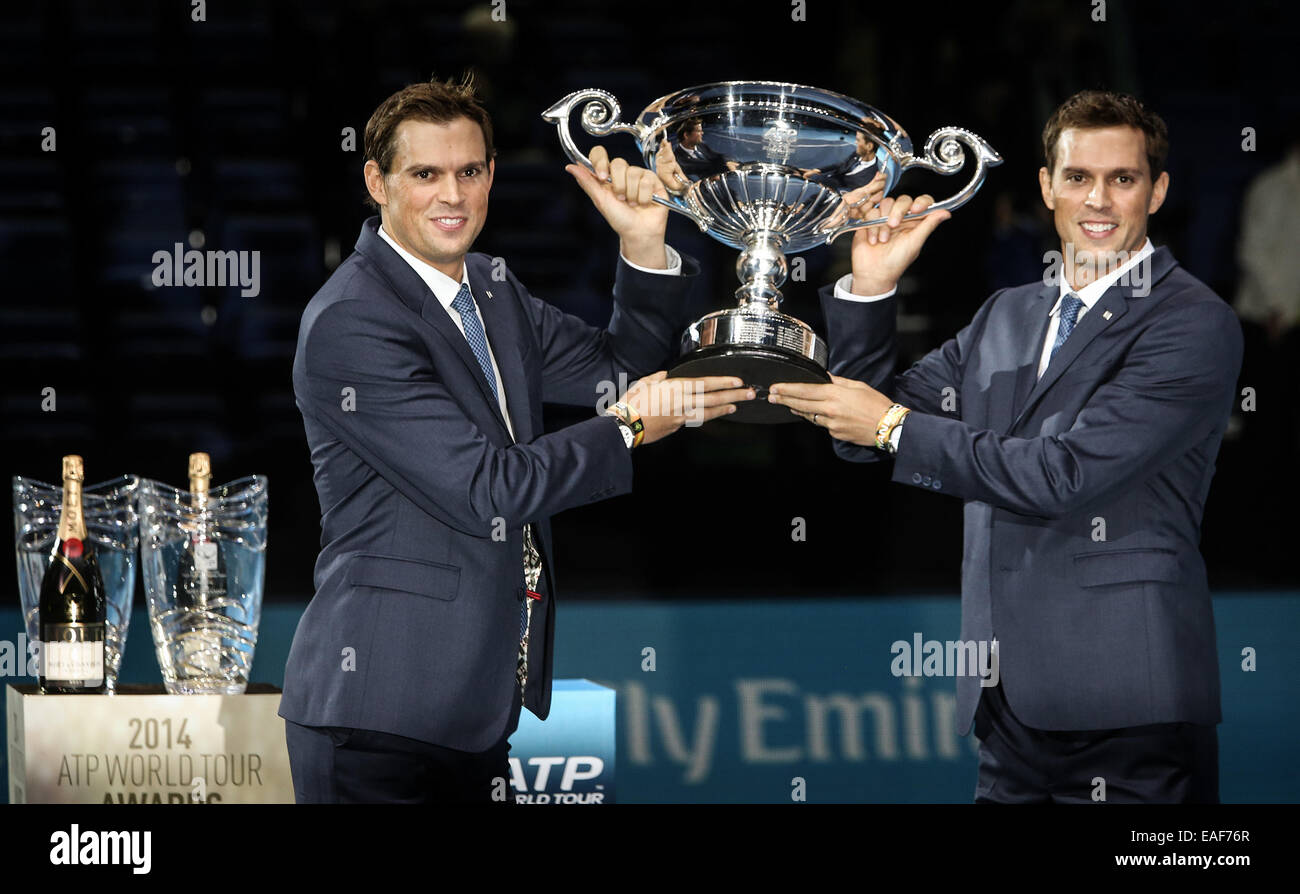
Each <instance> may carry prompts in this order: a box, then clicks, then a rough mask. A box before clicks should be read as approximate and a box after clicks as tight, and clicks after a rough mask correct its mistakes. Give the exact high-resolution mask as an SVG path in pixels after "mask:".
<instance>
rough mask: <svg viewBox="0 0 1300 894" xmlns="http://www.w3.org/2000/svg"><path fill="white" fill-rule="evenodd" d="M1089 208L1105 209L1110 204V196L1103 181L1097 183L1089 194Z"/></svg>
mask: <svg viewBox="0 0 1300 894" xmlns="http://www.w3.org/2000/svg"><path fill="white" fill-rule="evenodd" d="M1086 202H1087V205H1088V207H1089V208H1105V207H1106V206H1107V205H1109V204H1110V196H1109V193H1108V192H1107V190H1106V184H1105V182H1103V181H1100V180H1099V181H1097V183H1096V184H1095V185H1094V186H1093V187H1092V189H1091V191H1089V193H1088V198H1087V200H1086Z"/></svg>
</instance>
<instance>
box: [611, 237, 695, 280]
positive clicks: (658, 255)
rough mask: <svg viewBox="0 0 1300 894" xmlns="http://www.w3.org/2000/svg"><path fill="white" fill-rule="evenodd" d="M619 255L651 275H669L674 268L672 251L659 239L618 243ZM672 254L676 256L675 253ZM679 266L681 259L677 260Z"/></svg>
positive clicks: (631, 240)
mask: <svg viewBox="0 0 1300 894" xmlns="http://www.w3.org/2000/svg"><path fill="white" fill-rule="evenodd" d="M618 251H619V254H620V255H621V256H622V257H623V260H624V261H627V263H628V264H629V265H631V266H633V267H635V268H636V269H638V270H644V271H647V272H650V273H668V272H670V269H669V268H671V267H672V257H671V256H670V255H669V252H670V249H669V248H668V245H667V243H665V242H664V240H663V238H662V237H661V238H658V239H623V238H620V239H619V242H618ZM672 254H674V255H675V254H676V252H673V253H672ZM677 263H678V265H679V266H680V264H681V259H680V258H678V260H677Z"/></svg>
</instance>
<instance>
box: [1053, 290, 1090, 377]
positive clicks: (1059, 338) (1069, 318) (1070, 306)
mask: <svg viewBox="0 0 1300 894" xmlns="http://www.w3.org/2000/svg"><path fill="white" fill-rule="evenodd" d="M1081 307H1083V302H1082V301H1081V300H1079V296H1078V295H1076V294H1074V293H1073V292H1070V293H1069V294H1067V295H1066V296H1065V298H1064V299H1062V301H1061V322H1060V325H1058V326H1057V328H1056V341H1055V342H1054V343H1053V344H1052V354H1051V356H1050V357H1048V358H1047V362H1048V363H1049V364H1050V363H1051V362H1052V358H1053V357H1055V356H1056V352H1057V351H1059V350H1060V349H1061V345H1063V344H1065V340H1066V339H1067V338H1069V337H1070V333H1071V332H1073V331H1074V324H1075V323H1076V322H1077V321H1078V317H1079V308H1081Z"/></svg>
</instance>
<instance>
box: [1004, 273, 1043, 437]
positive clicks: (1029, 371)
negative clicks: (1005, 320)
mask: <svg viewBox="0 0 1300 894" xmlns="http://www.w3.org/2000/svg"><path fill="white" fill-rule="evenodd" d="M1054 294H1055V289H1054V288H1048V287H1044V288H1043V289H1042V290H1041V291H1038V292H1031V293H1030V294H1029V296H1028V297H1027V298H1026V299H1025V302H1024V305H1023V306H1022V307H1021V308H1020V309H1019V311H1018V312H1017V313H1016V314H1015V318H1016V319H1019V320H1024V321H1025V324H1024V325H1023V326H1022V327H1021V336H1020V340H1019V344H1018V345H1017V346H1016V350H1017V352H1018V353H1017V355H1016V357H1015V358H1014V361H1013V362H1014V366H1013V371H1014V378H1013V380H1012V383H1011V393H1010V394H1007V395H1004V396H1003V397H1002V398H999V399H998V400H995V401H992V402H991V403H990V406H989V428H990V429H992V430H993V431H995V432H999V433H1001V434H1007V433H1009V432H1010V431H1011V424H1012V423H1011V421H1012V419H1013V418H1015V415H1016V410H1017V409H1018V408H1020V407H1022V406H1024V403H1025V398H1026V397H1027V396H1028V395H1029V389H1030V388H1032V387H1033V384H1034V379H1035V377H1036V376H1037V374H1038V359H1039V357H1040V356H1042V350H1043V339H1044V338H1046V337H1047V326H1048V324H1049V323H1050V322H1051V314H1050V311H1051V309H1052V304H1051V302H1052V295H1054Z"/></svg>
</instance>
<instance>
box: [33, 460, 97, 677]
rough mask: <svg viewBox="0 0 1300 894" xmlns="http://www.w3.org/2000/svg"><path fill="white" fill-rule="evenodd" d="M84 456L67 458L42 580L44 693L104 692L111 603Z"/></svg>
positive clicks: (42, 669)
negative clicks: (85, 487)
mask: <svg viewBox="0 0 1300 894" xmlns="http://www.w3.org/2000/svg"><path fill="white" fill-rule="evenodd" d="M84 480H85V472H84V470H83V467H82V462H81V457H79V456H65V457H63V507H62V509H61V510H60V512H59V530H58V535H57V537H56V538H55V541H54V549H53V550H52V551H51V553H50V564H49V567H48V568H46V570H45V577H44V578H42V579H41V605H40V610H39V611H40V625H41V674H40V685H41V691H42V692H46V693H55V694H79V695H84V694H90V693H99V692H103V691H104V689H105V686H104V683H105V681H104V637H105V634H106V632H107V629H108V601H107V599H106V598H105V595H104V579H103V576H102V575H101V574H100V572H99V562H98V561H97V560H96V559H95V548H94V546H93V545H92V544H91V542H90V540H89V538H87V536H86V519H85V517H84V515H83V514H82V509H81V485H82V482H83V481H84Z"/></svg>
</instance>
